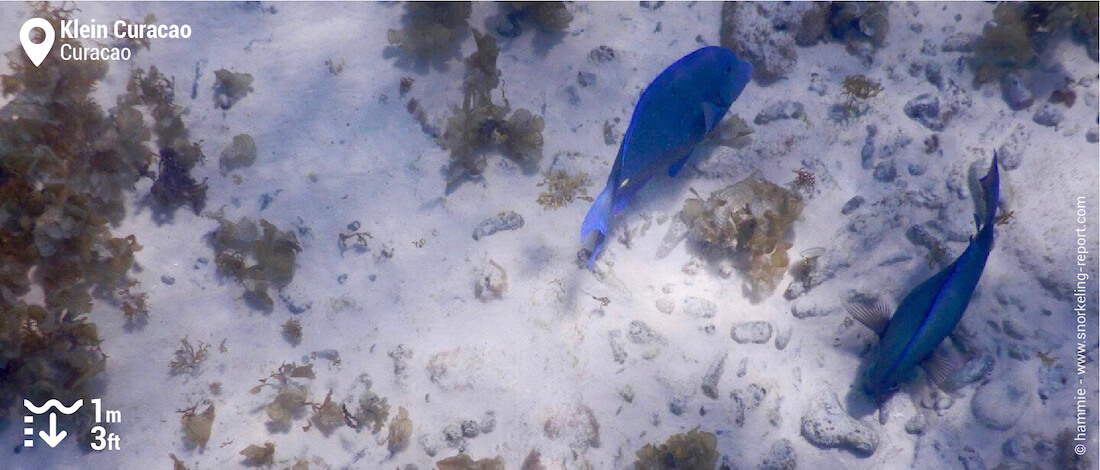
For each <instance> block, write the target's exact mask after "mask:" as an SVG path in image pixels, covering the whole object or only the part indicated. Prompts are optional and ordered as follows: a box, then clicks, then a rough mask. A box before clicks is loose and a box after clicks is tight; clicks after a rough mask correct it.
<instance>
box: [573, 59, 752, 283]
mask: <svg viewBox="0 0 1100 470" xmlns="http://www.w3.org/2000/svg"><path fill="white" fill-rule="evenodd" d="M751 76H752V66H751V65H749V63H748V62H745V61H742V60H740V59H738V58H737V55H736V54H734V53H733V52H732V51H730V50H729V49H725V48H721V47H716V46H710V47H704V48H702V49H699V50H696V51H695V52H692V53H690V54H688V55H686V56H684V57H683V58H681V59H680V60H678V61H676V62H675V63H673V64H672V65H670V66H668V68H666V69H665V70H664V71H663V72H661V74H660V75H658V76H657V78H656V79H654V80H653V83H650V84H649V86H648V87H646V89H645V91H644V92H642V96H641V97H640V98H639V99H638V104H637V105H636V106H635V107H634V114H633V116H632V117H631V119H630V126H629V127H628V128H627V130H626V134H625V135H624V136H623V141H622V144H621V145H620V146H619V152H618V154H617V155H616V157H615V164H614V166H613V167H612V168H611V174H610V175H609V176H608V177H607V186H605V187H604V189H603V191H602V192H600V195H599V196H598V197H597V198H596V200H595V201H594V202H593V203H592V208H591V209H589V211H588V214H587V215H586V216H585V218H584V223H583V224H582V226H581V242H582V243H583V242H584V241H585V239H587V238H588V235H589V234H590V233H592V232H597V240H596V245H595V248H594V249H593V250H592V256H591V257H590V258H589V261H588V266H589V268H591V267H592V265H593V264H594V263H595V261H596V258H597V257H598V256H599V254H600V252H601V251H602V250H603V247H604V243H605V241H606V239H607V236H608V233H609V231H610V227H611V221H612V219H613V218H614V216H615V215H616V214H618V213H619V212H621V211H622V210H623V208H624V207H626V204H627V203H628V202H630V200H631V199H632V198H633V197H634V196H635V195H636V194H637V193H638V190H639V189H641V188H642V186H645V184H646V183H648V182H649V180H650V179H652V178H653V177H654V176H655V175H657V174H659V173H661V172H668V175H669V176H676V174H677V173H679V171H680V169H681V168H683V166H684V164H685V163H687V160H688V158H689V157H690V156H691V152H692V150H693V149H694V148H695V146H696V145H697V144H698V143H699V142H702V141H703V139H704V138H705V137H706V135H707V133H709V132H710V131H711V130H712V129H714V127H715V126H717V125H718V122H719V121H721V120H722V117H723V116H724V115H725V114H726V111H727V110H729V108H730V105H732V104H733V102H734V100H736V99H737V97H738V96H740V95H741V92H742V91H743V90H744V89H745V86H746V85H747V84H748V82H749V79H750V77H751Z"/></svg>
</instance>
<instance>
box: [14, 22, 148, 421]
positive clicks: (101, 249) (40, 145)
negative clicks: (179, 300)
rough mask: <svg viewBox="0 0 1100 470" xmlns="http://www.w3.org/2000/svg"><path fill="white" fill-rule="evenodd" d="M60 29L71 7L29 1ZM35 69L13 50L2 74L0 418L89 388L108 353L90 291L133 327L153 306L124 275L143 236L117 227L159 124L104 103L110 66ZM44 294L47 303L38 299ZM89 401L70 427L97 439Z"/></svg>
mask: <svg viewBox="0 0 1100 470" xmlns="http://www.w3.org/2000/svg"><path fill="white" fill-rule="evenodd" d="M31 9H32V11H31V16H33V17H38V18H43V19H45V20H46V21H48V22H49V23H50V24H51V25H53V27H54V28H55V29H58V28H60V26H61V22H62V21H66V20H69V19H71V17H72V9H70V8H69V7H64V6H63V7H55V6H51V5H49V4H45V3H42V4H33V5H32V8H31ZM61 45H68V46H72V47H76V48H79V47H82V46H81V43H80V42H79V41H77V40H75V39H71V38H62V37H58V38H57V41H56V44H55V46H54V48H53V54H52V55H53V57H51V58H48V59H47V60H45V61H44V62H42V63H41V64H40V66H38V67H36V66H35V65H34V64H33V63H31V61H30V59H28V58H27V56H26V54H24V52H23V51H22V50H21V49H19V48H17V49H14V50H12V51H11V52H10V53H8V54H7V56H6V57H7V59H8V64H9V70H10V73H9V74H8V75H3V76H2V77H0V88H2V93H3V95H4V97H5V101H6V104H4V105H3V106H2V107H0V420H6V419H7V415H8V413H10V412H11V410H13V409H14V407H15V406H16V405H17V404H20V403H21V401H20V400H22V399H27V400H30V401H31V402H33V403H44V402H45V401H46V400H48V399H57V400H60V401H61V402H63V403H66V404H69V403H73V402H75V401H76V400H77V399H80V398H86V397H87V396H89V395H92V392H91V391H90V390H91V387H92V384H94V380H93V379H94V378H95V377H97V375H98V374H99V373H100V372H101V371H103V370H104V366H105V361H106V355H104V354H103V352H102V351H101V350H100V348H99V344H100V342H101V339H100V337H99V334H98V329H97V328H96V325H95V324H94V323H92V322H91V321H90V319H89V317H88V315H89V314H90V313H91V311H92V307H93V299H94V298H98V299H104V300H108V301H109V302H111V303H114V304H116V305H119V307H120V309H122V310H123V311H124V312H126V313H127V326H132V325H133V324H135V323H136V324H138V325H140V322H141V320H142V319H143V317H144V315H145V314H146V313H147V311H148V310H147V309H148V306H147V305H145V297H144V294H142V293H140V292H137V291H135V290H134V288H135V287H137V283H136V282H134V281H132V280H130V279H128V273H129V272H130V269H131V268H132V266H133V264H134V256H135V253H136V252H137V251H139V250H141V245H139V244H138V242H137V239H136V238H135V237H134V236H132V235H128V236H127V235H121V234H116V233H115V232H114V228H116V227H118V226H119V225H120V224H121V222H122V220H123V218H124V217H125V215H126V210H125V208H126V202H127V199H128V198H129V197H130V196H131V195H132V194H133V193H134V186H135V183H136V182H137V181H138V180H139V179H140V178H141V177H142V176H144V175H146V174H147V171H148V167H149V165H150V164H151V162H152V159H153V155H155V154H154V153H153V152H151V151H150V149H149V148H148V144H149V140H150V139H151V137H152V132H151V131H150V129H149V128H148V127H147V126H146V125H145V124H144V122H143V119H142V113H141V112H140V111H139V110H137V109H135V107H134V106H133V105H132V104H130V103H129V102H127V101H126V100H125V99H120V100H119V102H118V103H117V105H116V106H114V107H112V108H110V109H109V110H106V111H105V110H104V109H103V108H102V107H101V106H100V104H98V103H97V102H96V101H95V100H94V99H93V92H94V91H95V89H96V87H97V86H98V85H99V83H100V82H101V81H102V80H103V79H104V77H105V76H106V73H107V69H108V63H107V62H102V61H64V60H60V57H58V55H59V54H60V53H59V52H58V51H59V49H60V47H59V46H61ZM38 299H42V300H38ZM87 409H88V408H87V407H84V408H83V409H82V410H81V411H80V413H79V414H78V415H77V416H75V420H76V421H77V423H76V425H75V426H72V427H70V428H69V430H70V432H72V433H73V434H74V435H78V436H80V439H87V436H90V434H88V432H87V427H89V426H90V423H91V416H90V413H89V412H86V410H87Z"/></svg>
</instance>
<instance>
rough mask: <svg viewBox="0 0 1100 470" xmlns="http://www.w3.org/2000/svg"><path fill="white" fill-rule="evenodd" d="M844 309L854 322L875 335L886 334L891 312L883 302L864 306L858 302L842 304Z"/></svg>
mask: <svg viewBox="0 0 1100 470" xmlns="http://www.w3.org/2000/svg"><path fill="white" fill-rule="evenodd" d="M844 309H845V310H847V311H848V314H849V315H851V316H852V318H855V319H856V321H858V322H860V323H862V324H863V326H866V327H867V328H869V329H870V330H871V331H874V332H875V334H877V335H879V336H882V334H883V333H885V332H886V325H887V324H889V323H890V314H891V312H892V311H893V309H892V308H890V306H889V305H887V304H886V303H885V302H881V301H878V302H875V303H873V304H871V305H865V304H863V303H858V302H844Z"/></svg>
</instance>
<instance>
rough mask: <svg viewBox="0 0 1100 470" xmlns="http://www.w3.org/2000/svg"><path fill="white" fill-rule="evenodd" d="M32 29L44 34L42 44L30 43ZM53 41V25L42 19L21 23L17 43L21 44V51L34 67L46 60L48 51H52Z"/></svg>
mask: <svg viewBox="0 0 1100 470" xmlns="http://www.w3.org/2000/svg"><path fill="white" fill-rule="evenodd" d="M34 28H41V29H42V32H43V33H45V34H44V37H43V39H42V42H40V43H38V44H35V43H34V42H32V41H31V31H33V30H34ZM53 39H54V31H53V25H51V24H50V22H49V21H46V20H44V19H42V18H31V19H29V20H27V22H26V23H23V27H22V28H20V29H19V41H20V42H22V43H23V51H24V52H26V53H27V57H29V58H30V59H31V62H33V63H34V66H35V67H38V66H39V65H40V64H42V61H43V60H45V59H46V55H48V54H49V53H50V49H53Z"/></svg>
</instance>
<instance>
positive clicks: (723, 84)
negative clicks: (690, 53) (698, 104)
mask: <svg viewBox="0 0 1100 470" xmlns="http://www.w3.org/2000/svg"><path fill="white" fill-rule="evenodd" d="M706 49H707V50H706V53H707V55H706V56H705V57H704V58H703V59H704V60H707V61H708V62H710V64H709V65H710V66H709V67H708V70H709V71H710V74H709V75H710V77H708V78H709V79H710V81H711V83H712V84H713V85H714V87H713V91H714V96H710V97H708V98H709V99H710V100H711V101H712V102H713V103H714V104H716V105H718V106H720V107H722V108H724V109H728V108H729V106H730V105H732V104H733V102H734V101H736V100H737V98H738V97H739V96H741V92H742V91H745V86H746V85H748V84H749V80H751V79H752V64H750V63H748V62H746V61H743V60H741V59H739V58H738V57H737V54H736V53H734V52H733V51H731V50H729V49H726V48H724V47H708V48H706Z"/></svg>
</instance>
